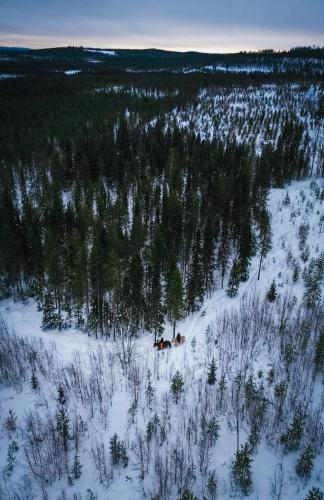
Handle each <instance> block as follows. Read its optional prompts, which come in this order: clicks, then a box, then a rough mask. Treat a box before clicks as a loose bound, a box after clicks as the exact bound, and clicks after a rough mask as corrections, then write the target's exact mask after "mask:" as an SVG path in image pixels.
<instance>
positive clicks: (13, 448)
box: [4, 441, 19, 476]
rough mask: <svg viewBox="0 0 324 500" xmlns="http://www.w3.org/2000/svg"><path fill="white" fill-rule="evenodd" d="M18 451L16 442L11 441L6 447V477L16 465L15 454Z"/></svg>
mask: <svg viewBox="0 0 324 500" xmlns="http://www.w3.org/2000/svg"><path fill="white" fill-rule="evenodd" d="M18 450H19V446H18V444H17V443H16V441H11V443H9V445H8V453H7V464H6V466H5V468H4V473H5V474H6V475H7V476H11V474H12V472H13V469H14V466H15V464H16V453H17V451H18Z"/></svg>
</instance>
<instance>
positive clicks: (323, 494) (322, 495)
mask: <svg viewBox="0 0 324 500" xmlns="http://www.w3.org/2000/svg"><path fill="white" fill-rule="evenodd" d="M305 500H324V491H322V490H320V489H319V488H317V487H316V486H313V488H311V489H310V490H309V492H308V493H307V497H306V498H305Z"/></svg>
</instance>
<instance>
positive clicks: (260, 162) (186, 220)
mask: <svg viewBox="0 0 324 500" xmlns="http://www.w3.org/2000/svg"><path fill="white" fill-rule="evenodd" d="M125 78H126V77H125V74H114V75H110V76H109V77H107V76H105V77H103V76H102V77H101V76H100V77H97V78H96V79H95V78H94V77H90V76H84V77H82V78H79V77H77V78H75V79H74V78H65V77H62V76H59V75H54V76H46V75H43V76H38V77H37V78H36V77H30V78H28V79H16V80H10V82H9V81H3V82H1V83H0V86H1V89H2V93H1V97H0V103H1V110H0V113H1V120H0V145H1V172H0V176H1V182H0V186H1V187H0V279H1V293H2V297H6V296H10V295H13V296H14V297H15V298H21V299H23V298H27V297H33V298H34V299H35V300H36V301H37V303H38V305H39V308H40V309H41V310H42V311H43V327H44V328H51V327H58V328H63V327H66V326H69V325H71V324H72V323H75V324H77V326H78V327H79V328H84V329H85V330H87V331H88V332H95V334H96V335H105V336H108V335H115V333H116V331H118V328H119V326H121V325H125V324H127V325H128V326H130V327H131V330H132V331H133V332H134V333H136V332H138V331H139V330H141V329H143V328H147V329H148V330H150V331H152V332H154V333H155V334H157V333H159V332H160V331H161V330H162V328H163V323H164V321H165V319H166V318H168V319H169V320H171V321H172V322H173V323H174V325H175V324H176V322H177V321H178V320H179V319H180V318H181V317H182V316H183V315H185V314H188V313H190V312H193V311H195V310H197V309H199V307H200V305H201V303H202V300H203V298H204V296H205V294H209V293H210V292H211V290H212V289H213V286H214V276H215V270H216V269H217V270H218V272H219V274H220V277H221V286H223V284H224V277H225V276H227V275H228V274H229V273H230V276H231V283H232V285H231V290H230V293H231V294H233V293H234V294H235V293H236V290H237V288H238V285H239V283H240V281H244V280H246V279H247V277H248V274H249V263H250V259H251V257H252V256H253V255H254V254H255V253H257V252H258V253H259V252H260V251H261V257H262V252H263V250H260V248H263V246H264V245H263V243H262V242H263V241H268V239H269V238H268V232H269V217H268V213H267V209H266V199H267V191H268V189H269V187H270V186H271V185H274V186H283V185H284V183H285V182H286V181H289V180H290V179H294V178H301V177H303V176H304V175H307V173H308V171H309V167H310V163H309V161H308V157H307V155H306V153H305V148H304V142H303V141H304V131H303V127H302V125H301V124H300V123H298V122H296V121H286V123H285V124H284V126H283V129H282V131H281V134H280V137H279V139H278V141H277V143H276V144H274V145H270V144H269V145H267V147H265V148H264V150H263V152H262V153H261V155H259V156H256V155H255V151H254V150H253V148H251V147H248V146H246V145H244V144H237V143H236V142H235V141H234V142H233V141H225V142H224V141H219V140H216V139H214V140H211V141H205V140H202V139H201V138H200V136H199V134H198V135H197V134H196V133H194V132H193V131H192V130H190V129H189V130H180V129H178V127H177V126H176V125H175V124H173V125H172V127H170V126H169V127H166V122H165V113H167V112H169V111H171V110H173V109H175V108H176V107H178V108H180V107H181V106H185V105H186V104H188V102H189V103H190V102H194V100H195V99H196V96H197V91H198V90H199V88H201V87H202V86H203V85H205V81H208V78H209V75H208V76H206V78H205V77H200V78H199V77H198V76H193V77H191V78H189V77H188V76H185V75H182V76H179V75H170V78H169V79H168V80H167V79H165V78H164V77H163V76H161V75H160V76H158V75H151V74H149V75H146V77H145V81H144V76H143V75H131V76H130V77H129V80H128V85H129V86H131V85H133V84H134V83H135V82H136V84H137V86H142V88H144V90H145V89H150V88H151V87H152V88H158V89H160V90H163V91H164V93H163V94H162V96H161V98H159V99H154V98H150V97H148V96H146V95H145V92H144V95H140V96H137V95H133V94H132V93H127V92H121V93H117V94H115V93H113V92H108V93H97V92H96V91H95V88H100V87H101V86H107V84H108V83H109V82H110V84H115V85H116V84H118V83H121V82H124V83H126V79H125ZM219 78H220V77H219ZM223 78H224V80H220V81H222V82H223V84H224V81H226V79H227V78H228V76H227V75H224V76H223ZM236 78H237V79H238V81H240V82H242V84H243V85H244V83H246V82H249V84H250V83H251V81H250V80H249V78H248V77H247V76H246V75H245V76H244V75H243V76H236ZM216 80H217V79H216ZM211 81H213V82H214V83H215V78H214V79H212V78H211ZM108 88H109V85H108ZM175 90H177V92H174V91H175ZM269 234H270V233H269ZM262 245H263V246H262ZM264 249H265V250H264V251H266V246H264ZM233 256H235V259H234V262H233Z"/></svg>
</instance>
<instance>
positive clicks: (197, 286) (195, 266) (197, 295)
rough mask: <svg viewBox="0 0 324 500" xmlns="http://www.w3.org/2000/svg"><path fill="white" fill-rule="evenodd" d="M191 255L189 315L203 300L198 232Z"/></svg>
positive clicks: (202, 275) (188, 289)
mask: <svg viewBox="0 0 324 500" xmlns="http://www.w3.org/2000/svg"><path fill="white" fill-rule="evenodd" d="M192 254H193V256H192V262H191V265H190V269H189V276H188V282H187V309H188V312H191V313H192V312H195V311H197V310H198V309H199V308H200V306H201V304H202V301H203V298H204V274H203V267H202V256H201V241H200V231H199V230H198V231H197V234H196V237H195V241H194V246H193V251H192Z"/></svg>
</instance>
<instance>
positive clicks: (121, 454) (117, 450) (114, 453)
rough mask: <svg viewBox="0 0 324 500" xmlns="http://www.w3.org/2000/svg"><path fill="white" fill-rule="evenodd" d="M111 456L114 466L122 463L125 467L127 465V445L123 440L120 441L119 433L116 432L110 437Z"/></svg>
mask: <svg viewBox="0 0 324 500" xmlns="http://www.w3.org/2000/svg"><path fill="white" fill-rule="evenodd" d="M110 457H111V462H112V465H113V466H118V465H120V464H122V465H123V467H127V465H128V456H127V451H126V447H125V444H124V442H123V441H119V439H118V436H117V434H114V435H113V436H112V438H111V439H110Z"/></svg>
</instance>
